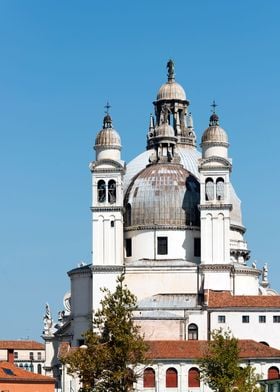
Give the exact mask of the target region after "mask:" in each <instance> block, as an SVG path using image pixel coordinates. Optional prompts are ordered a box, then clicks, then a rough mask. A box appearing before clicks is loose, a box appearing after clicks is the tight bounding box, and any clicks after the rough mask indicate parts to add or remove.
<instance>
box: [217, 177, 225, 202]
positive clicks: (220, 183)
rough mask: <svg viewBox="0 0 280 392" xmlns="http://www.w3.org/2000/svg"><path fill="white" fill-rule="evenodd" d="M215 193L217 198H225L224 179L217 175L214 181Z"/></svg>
mask: <svg viewBox="0 0 280 392" xmlns="http://www.w3.org/2000/svg"><path fill="white" fill-rule="evenodd" d="M216 195H217V200H224V198H225V187H224V180H223V178H221V177H219V178H218V179H217V181H216Z"/></svg>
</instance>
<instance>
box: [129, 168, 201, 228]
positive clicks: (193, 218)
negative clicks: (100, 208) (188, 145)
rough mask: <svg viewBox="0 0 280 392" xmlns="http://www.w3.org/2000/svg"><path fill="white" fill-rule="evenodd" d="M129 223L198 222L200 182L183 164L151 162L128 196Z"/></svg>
mask: <svg viewBox="0 0 280 392" xmlns="http://www.w3.org/2000/svg"><path fill="white" fill-rule="evenodd" d="M124 204H125V209H126V226H134V227H135V226H136V227H139V226H142V227H143V226H154V225H155V226H164V227H186V226H187V225H193V226H199V211H198V207H197V206H198V204H199V183H198V181H197V179H196V178H195V177H194V176H193V175H191V174H190V173H189V172H188V171H187V170H186V169H185V168H184V167H183V166H182V165H180V164H173V163H165V164H164V163H157V164H150V165H148V166H147V167H146V168H145V169H144V170H142V171H140V173H139V174H138V175H136V176H135V177H134V178H133V180H132V182H131V184H130V186H129V187H128V189H127V192H126V196H125V203H124Z"/></svg>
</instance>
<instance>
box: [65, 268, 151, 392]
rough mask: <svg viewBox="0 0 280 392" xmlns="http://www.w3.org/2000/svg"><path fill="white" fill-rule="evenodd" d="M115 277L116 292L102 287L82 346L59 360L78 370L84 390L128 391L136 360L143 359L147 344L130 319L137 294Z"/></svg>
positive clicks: (72, 371) (133, 378)
mask: <svg viewBox="0 0 280 392" xmlns="http://www.w3.org/2000/svg"><path fill="white" fill-rule="evenodd" d="M123 281H124V276H123V275H122V276H120V277H119V278H118V279H117V286H116V290H115V292H113V293H111V292H110V291H109V290H108V289H103V290H102V291H103V292H104V294H105V296H104V298H103V300H102V302H101V308H100V310H98V311H97V312H96V314H95V316H94V319H93V330H92V331H88V332H86V333H85V335H84V338H85V346H86V347H84V348H78V349H77V350H75V351H74V352H71V353H70V354H68V355H67V356H65V357H64V358H62V362H63V363H65V364H67V365H68V367H69V373H71V374H75V373H76V374H77V375H78V376H79V378H80V380H81V382H82V384H83V389H82V390H81V391H83V392H105V391H106V392H127V391H130V390H131V389H132V384H133V382H135V381H136V379H137V377H138V374H137V373H136V371H135V368H136V366H137V364H139V363H146V355H145V354H146V351H147V346H146V344H145V343H144V341H143V337H142V336H141V335H140V334H139V328H138V327H137V326H136V325H135V324H134V323H133V320H132V315H133V311H134V310H135V308H136V297H135V296H134V295H133V294H132V293H131V292H130V291H129V290H128V288H127V287H126V286H125V285H124V284H123Z"/></svg>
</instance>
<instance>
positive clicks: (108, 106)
mask: <svg viewBox="0 0 280 392" xmlns="http://www.w3.org/2000/svg"><path fill="white" fill-rule="evenodd" d="M104 108H105V109H106V110H105V113H106V114H109V109H110V108H111V105H110V104H109V102H108V101H107V104H106V105H105V106H104Z"/></svg>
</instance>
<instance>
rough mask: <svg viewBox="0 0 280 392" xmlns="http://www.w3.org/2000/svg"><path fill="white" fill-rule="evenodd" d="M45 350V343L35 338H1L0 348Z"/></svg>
mask: <svg viewBox="0 0 280 392" xmlns="http://www.w3.org/2000/svg"><path fill="white" fill-rule="evenodd" d="M4 349H6V350H8V349H14V350H45V345H44V344H43V343H39V342H35V341H34V340H0V350H4Z"/></svg>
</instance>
